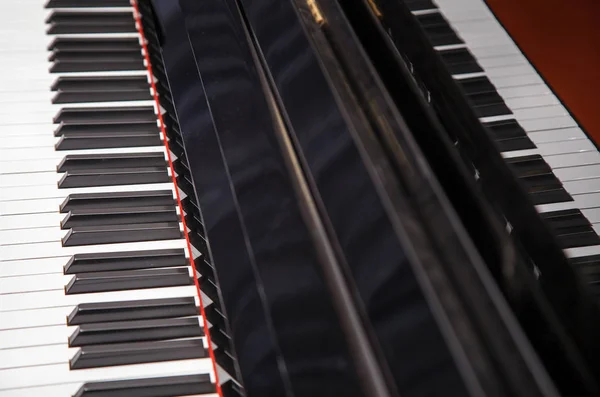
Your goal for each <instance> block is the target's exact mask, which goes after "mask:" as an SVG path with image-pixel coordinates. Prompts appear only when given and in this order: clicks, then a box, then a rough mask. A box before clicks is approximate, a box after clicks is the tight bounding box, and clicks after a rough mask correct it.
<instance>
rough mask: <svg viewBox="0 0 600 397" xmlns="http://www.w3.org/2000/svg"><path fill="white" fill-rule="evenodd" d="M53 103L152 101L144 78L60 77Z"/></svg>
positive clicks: (53, 89) (54, 89)
mask: <svg viewBox="0 0 600 397" xmlns="http://www.w3.org/2000/svg"><path fill="white" fill-rule="evenodd" d="M51 89H52V91H58V93H57V94H56V95H55V96H54V98H52V103H81V102H107V101H138V100H139V101H141V100H150V99H152V96H151V95H150V89H149V87H148V81H147V80H146V78H145V77H144V76H125V77H122V76H117V77H112V76H103V77H59V78H58V79H57V80H56V81H55V82H54V84H53V85H52V87H51Z"/></svg>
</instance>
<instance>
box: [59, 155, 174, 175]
mask: <svg viewBox="0 0 600 397" xmlns="http://www.w3.org/2000/svg"><path fill="white" fill-rule="evenodd" d="M168 166H169V164H168V163H167V161H166V160H165V156H164V154H163V153H161V152H149V153H111V154H70V155H67V156H65V158H64V159H62V161H61V162H60V163H59V164H58V165H57V166H56V170H57V172H68V171H78V170H93V169H98V168H101V169H108V168H131V167H136V168H145V167H168Z"/></svg>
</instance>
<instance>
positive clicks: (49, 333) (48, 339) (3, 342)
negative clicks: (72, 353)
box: [0, 317, 75, 371]
mask: <svg viewBox="0 0 600 397" xmlns="http://www.w3.org/2000/svg"><path fill="white" fill-rule="evenodd" d="M62 319H63V321H64V324H61V325H55V326H50V327H35V328H25V329H11V330H4V331H0V371H1V370H3V369H6V368H11V367H18V366H20V365H19V359H18V357H14V354H15V353H17V352H19V351H21V353H27V351H24V349H23V348H24V347H27V346H36V347H38V348H40V350H39V351H38V352H39V353H38V354H42V353H44V351H43V350H42V349H41V348H42V347H43V346H44V345H52V344H54V345H59V346H60V345H66V344H67V341H68V339H69V336H71V335H72V334H73V332H74V331H75V327H67V323H66V319H65V317H63V318H62ZM19 348H20V349H19ZM4 349H10V350H4ZM31 349H32V348H31V347H29V349H28V350H29V354H35V350H31ZM57 358H58V357H47V358H46V360H56V359H57ZM67 360H68V359H67ZM21 362H22V361H21ZM53 362H63V360H57V361H53ZM25 365H31V364H25Z"/></svg>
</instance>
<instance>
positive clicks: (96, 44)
mask: <svg viewBox="0 0 600 397" xmlns="http://www.w3.org/2000/svg"><path fill="white" fill-rule="evenodd" d="M139 50H140V42H139V40H138V39H137V38H133V37H125V38H105V37H103V38H96V37H93V38H92V37H86V38H78V37H57V38H55V39H54V40H53V41H52V43H50V45H49V46H48V51H55V52H56V51H64V52H79V51H83V52H92V51H100V52H105V51H129V52H131V51H139Z"/></svg>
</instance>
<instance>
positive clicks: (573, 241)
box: [540, 209, 600, 249]
mask: <svg viewBox="0 0 600 397" xmlns="http://www.w3.org/2000/svg"><path fill="white" fill-rule="evenodd" d="M540 215H541V217H542V218H543V219H545V220H546V221H547V222H548V223H549V225H550V228H551V229H552V230H553V231H554V233H555V234H556V236H557V240H558V242H559V244H560V246H561V248H563V249H566V248H575V247H585V246H591V245H599V244H600V237H598V235H597V234H596V232H595V231H594V228H593V227H592V225H591V224H590V222H589V221H588V220H587V219H586V217H585V216H584V215H583V214H582V213H581V211H580V210H578V209H568V210H562V211H553V212H546V213H543V214H540Z"/></svg>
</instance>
